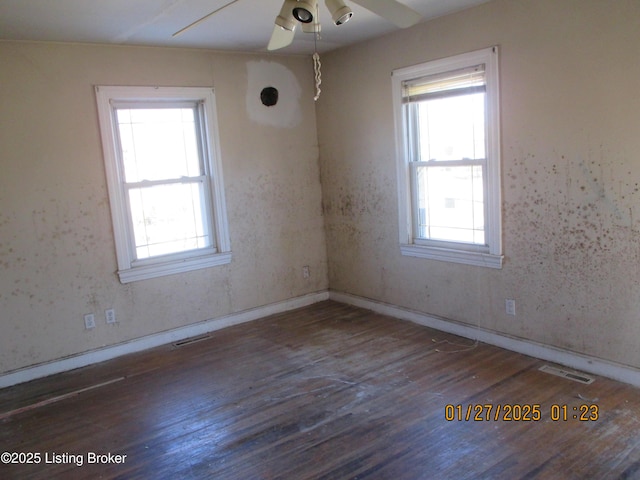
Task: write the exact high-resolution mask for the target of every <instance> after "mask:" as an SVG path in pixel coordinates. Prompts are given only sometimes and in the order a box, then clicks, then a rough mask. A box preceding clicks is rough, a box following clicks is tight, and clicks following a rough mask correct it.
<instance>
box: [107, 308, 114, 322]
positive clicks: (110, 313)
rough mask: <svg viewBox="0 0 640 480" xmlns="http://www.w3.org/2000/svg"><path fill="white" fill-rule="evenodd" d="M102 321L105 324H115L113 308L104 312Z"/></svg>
mask: <svg viewBox="0 0 640 480" xmlns="http://www.w3.org/2000/svg"><path fill="white" fill-rule="evenodd" d="M104 319H105V320H106V322H107V323H116V311H115V310H114V309H113V308H110V309H109V310H105V311H104Z"/></svg>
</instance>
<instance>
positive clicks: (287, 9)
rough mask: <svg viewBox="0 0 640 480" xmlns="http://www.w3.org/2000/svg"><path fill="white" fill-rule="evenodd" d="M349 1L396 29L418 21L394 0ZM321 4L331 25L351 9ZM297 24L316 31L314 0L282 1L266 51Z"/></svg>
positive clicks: (339, 3)
mask: <svg viewBox="0 0 640 480" xmlns="http://www.w3.org/2000/svg"><path fill="white" fill-rule="evenodd" d="M238 1H239V0H232V1H230V2H227V3H226V4H225V5H223V6H221V7H220V8H217V9H216V10H214V11H213V12H211V13H208V14H207V15H205V16H204V17H202V18H199V19H198V20H196V21H195V22H193V23H191V24H189V25H187V26H186V27H184V28H183V29H181V30H179V31H177V32H176V33H174V34H173V36H174V37H175V36H177V35H180V34H181V33H183V32H185V31H186V30H189V29H190V28H192V27H194V26H196V25H197V24H199V23H201V22H203V21H204V20H206V19H208V18H209V17H211V16H212V15H214V14H216V13H218V12H219V11H220V10H222V9H224V8H226V7H228V6H230V5H232V4H234V3H236V2H238ZM351 1H352V2H353V3H356V4H358V5H360V6H361V7H363V8H366V9H367V10H369V11H370V12H373V13H375V14H376V15H378V16H380V17H383V18H385V19H387V20H389V21H390V22H391V23H393V24H394V25H396V26H397V27H400V28H407V27H410V26H412V25H415V24H416V23H418V22H419V21H420V20H421V18H422V17H421V15H420V14H419V13H418V12H416V11H414V10H412V9H411V8H409V7H407V6H406V5H403V4H402V3H400V2H397V1H396V0H351ZM325 5H326V6H327V8H328V9H329V12H331V19H332V20H333V23H334V24H335V25H343V24H345V23H347V22H348V21H349V20H350V19H351V17H352V16H353V11H352V10H351V9H350V8H349V7H348V6H347V5H346V4H345V2H344V0H325ZM298 23H300V24H301V26H302V27H301V28H302V31H303V32H306V33H315V34H318V33H319V32H320V21H319V18H318V0H284V1H283V3H282V8H281V9H280V13H279V14H278V16H277V17H276V20H275V26H274V28H273V33H272V35H271V39H270V40H269V44H268V45H267V49H268V50H278V49H280V48H284V47H286V46H288V45H290V44H291V43H292V42H293V37H294V33H295V29H296V26H297V24H298Z"/></svg>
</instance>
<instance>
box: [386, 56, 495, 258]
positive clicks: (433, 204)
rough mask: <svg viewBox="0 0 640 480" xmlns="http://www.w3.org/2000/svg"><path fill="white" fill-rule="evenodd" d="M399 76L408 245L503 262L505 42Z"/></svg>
mask: <svg viewBox="0 0 640 480" xmlns="http://www.w3.org/2000/svg"><path fill="white" fill-rule="evenodd" d="M392 79H393V81H392V84H393V95H394V107H395V121H396V135H397V164H398V179H399V182H398V186H399V205H400V244H401V251H402V253H403V254H405V255H410V256H417V257H424V258H432V259H436V260H445V261H452V262H458V263H468V264H473V265H482V266H488V267H494V268H500V267H501V266H502V252H501V248H502V247H501V227H500V209H501V205H500V203H501V200H500V139H499V125H500V124H499V118H498V114H499V104H498V53H497V47H492V48H488V49H484V50H480V51H476V52H471V53H466V54H462V55H457V56H455V57H450V58H445V59H441V60H435V61H432V62H427V63H424V64H421V65H416V66H412V67H407V68H403V69H399V70H395V71H394V72H393V76H392Z"/></svg>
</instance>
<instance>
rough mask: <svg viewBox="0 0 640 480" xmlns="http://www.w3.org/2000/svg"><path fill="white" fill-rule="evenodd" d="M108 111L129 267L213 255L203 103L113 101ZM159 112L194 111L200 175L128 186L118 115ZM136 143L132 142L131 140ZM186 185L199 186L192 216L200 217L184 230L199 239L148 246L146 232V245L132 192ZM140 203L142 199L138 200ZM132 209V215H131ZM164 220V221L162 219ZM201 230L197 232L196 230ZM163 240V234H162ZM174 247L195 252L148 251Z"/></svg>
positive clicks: (129, 184) (144, 211)
mask: <svg viewBox="0 0 640 480" xmlns="http://www.w3.org/2000/svg"><path fill="white" fill-rule="evenodd" d="M111 107H112V110H113V121H114V132H115V133H116V136H117V145H118V151H117V154H118V161H119V164H120V170H121V172H123V174H122V177H123V178H122V189H123V194H124V195H123V196H124V199H125V203H126V205H127V212H126V213H127V223H128V229H127V237H128V244H129V250H130V252H131V257H132V260H131V265H132V266H134V267H135V266H139V265H147V264H151V263H154V262H157V261H170V260H172V259H180V258H184V257H185V256H192V255H194V254H196V255H197V254H198V253H197V252H198V251H200V252H201V253H202V254H211V253H216V251H217V249H216V245H215V235H214V232H213V222H212V218H211V217H212V204H211V191H210V188H209V182H208V175H207V174H208V171H207V170H208V168H207V165H208V164H209V162H208V161H207V159H206V153H205V149H204V148H203V139H204V138H205V137H203V135H206V132H205V131H204V130H203V128H202V125H203V124H204V111H203V103H202V102H201V101H198V102H193V101H190V102H186V101H175V102H174V101H162V102H158V101H155V100H150V101H115V102H111ZM136 109H138V110H154V109H156V110H162V109H169V110H174V109H191V110H193V114H194V115H193V118H194V129H195V130H194V132H193V133H194V137H195V141H196V144H197V148H196V152H195V154H196V155H197V163H198V166H199V170H200V175H198V176H182V177H179V178H174V177H167V178H161V179H156V180H146V179H145V180H141V181H132V182H127V180H126V175H125V173H124V172H126V171H127V166H126V165H125V158H124V150H123V143H122V139H121V136H120V135H121V132H120V123H119V122H118V112H119V111H120V110H136ZM134 139H135V138H134ZM188 184H197V185H199V186H200V188H199V189H198V191H199V195H198V204H199V209H197V208H195V206H194V212H195V211H196V210H197V211H198V212H199V213H200V215H198V217H199V218H193V224H192V225H189V226H188V228H187V229H185V230H189V229H195V230H196V231H198V230H201V235H197V234H196V235H191V236H188V235H185V236H182V237H178V238H175V237H174V238H173V240H172V241H170V240H167V239H165V240H164V241H161V242H160V243H153V242H149V240H148V238H149V237H148V234H147V233H146V229H143V230H145V235H144V237H146V238H147V243H145V242H143V241H142V238H140V237H141V235H139V234H138V233H139V232H140V229H139V228H136V223H137V222H136V221H135V218H137V217H143V218H144V219H145V220H146V218H145V214H146V213H148V211H147V210H145V209H144V208H143V207H142V206H140V207H139V208H143V209H142V210H139V209H138V208H136V207H134V205H133V203H132V196H131V195H132V192H133V191H135V190H138V191H140V194H141V195H142V193H143V192H144V191H145V190H146V189H152V188H153V187H163V186H171V185H188ZM192 195H193V194H192ZM140 201H141V202H142V198H141V199H140ZM134 209H135V211H134ZM165 220H166V218H165ZM199 227H200V228H199ZM165 237H166V233H165ZM171 243H173V244H174V245H179V244H180V243H181V244H182V245H188V244H191V245H192V246H193V247H194V248H187V247H185V248H182V249H180V248H177V247H174V248H173V249H174V250H176V251H173V252H163V253H155V254H152V253H150V252H151V251H156V252H158V251H160V252H162V247H161V245H165V249H169V248H170V246H169V245H170V244H171ZM145 250H146V251H147V252H148V253H147V254H146V255H142V252H144V251H145Z"/></svg>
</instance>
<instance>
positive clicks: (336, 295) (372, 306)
mask: <svg viewBox="0 0 640 480" xmlns="http://www.w3.org/2000/svg"><path fill="white" fill-rule="evenodd" d="M329 298H330V299H331V300H335V301H336V302H341V303H346V304H349V305H353V306H355V307H361V308H366V309H368V310H372V311H374V312H376V313H380V314H383V315H389V316H392V317H395V318H399V319H401V320H409V321H411V322H414V323H417V324H420V325H424V326H426V327H430V328H434V329H436V330H440V331H443V332H447V333H452V334H454V335H459V336H461V337H465V338H470V339H472V340H478V341H480V342H483V343H488V344H490V345H495V346H497V347H501V348H504V349H507V350H511V351H514V352H518V353H522V354H524V355H529V356H531V357H535V358H539V359H541V360H546V361H549V362H553V363H557V364H560V365H564V366H566V367H569V368H572V369H575V370H580V371H583V372H588V373H592V374H594V375H600V376H603V377H607V378H611V379H613V380H618V381H620V382H624V383H628V384H631V385H634V386H636V387H640V369H637V368H634V367H630V366H627V365H622V364H619V363H615V362H610V361H608V360H603V359H600V358H597V357H591V356H588V355H584V354H581V353H576V352H572V351H569V350H563V349H560V348H557V347H553V346H550V345H544V344H541V343H537V342H533V341H531V340H524V339H521V338H515V337H510V336H508V335H505V334H501V333H497V332H493V331H490V330H484V329H479V328H477V327H474V326H470V325H467V324H462V323H458V322H454V321H451V320H447V319H444V318H439V317H435V316H432V315H427V314H424V313H421V312H417V311H414V310H410V309H406V308H403V307H398V306H395V305H391V304H388V303H383V302H378V301H376V300H371V299H368V298H364V297H360V296H356V295H351V294H348V293H341V292H335V291H330V292H329Z"/></svg>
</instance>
